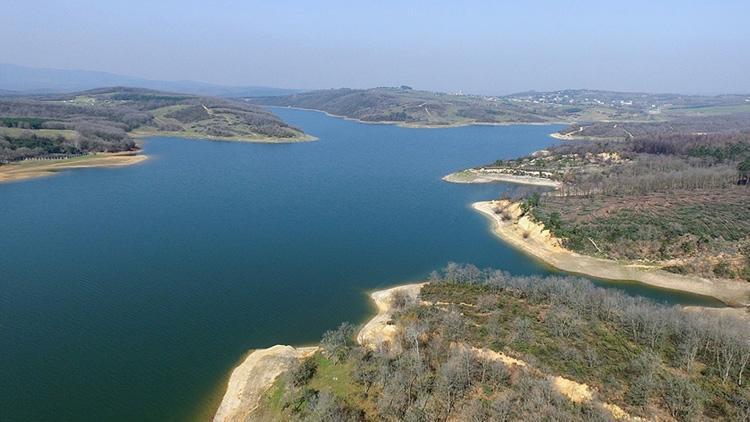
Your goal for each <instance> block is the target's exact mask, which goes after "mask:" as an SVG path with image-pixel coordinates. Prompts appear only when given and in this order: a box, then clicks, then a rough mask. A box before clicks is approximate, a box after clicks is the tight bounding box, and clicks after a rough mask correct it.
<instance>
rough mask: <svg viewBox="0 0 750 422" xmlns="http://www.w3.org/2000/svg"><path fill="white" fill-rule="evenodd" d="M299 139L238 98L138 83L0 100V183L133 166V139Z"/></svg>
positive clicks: (275, 119)
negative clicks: (152, 87)
mask: <svg viewBox="0 0 750 422" xmlns="http://www.w3.org/2000/svg"><path fill="white" fill-rule="evenodd" d="M157 135H162V136H178V137H189V138H197V139H209V140H224V141H249V142H272V143H279V142H299V141H307V140H313V139H315V138H313V137H311V136H309V135H306V134H304V133H303V132H302V131H301V130H299V129H296V128H294V127H291V126H289V125H287V124H286V123H284V122H282V121H281V120H280V119H279V118H278V117H276V116H275V115H274V114H272V113H270V112H268V111H266V110H263V109H261V108H259V107H256V106H253V105H250V104H247V103H246V102H244V101H237V100H230V99H221V98H214V97H201V96H195V95H186V94H175V93H166V92H160V91H152V90H147V89H140V88H119V87H118V88H101V89H95V90H90V91H84V92H79V93H74V94H59V95H43V96H4V97H0V181H13V180H22V179H27V178H30V177H36V176H42V175H47V174H51V173H53V172H56V171H60V170H63V169H70V168H81V167H103V166H104V167H107V166H122V165H127V164H134V163H137V162H141V161H143V160H144V159H145V158H146V157H145V156H143V155H142V154H140V148H139V147H138V145H137V143H136V139H137V138H138V137H145V136H157Z"/></svg>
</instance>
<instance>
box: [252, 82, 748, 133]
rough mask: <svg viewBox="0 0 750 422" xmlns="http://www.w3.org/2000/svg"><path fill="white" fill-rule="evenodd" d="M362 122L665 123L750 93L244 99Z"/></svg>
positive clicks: (395, 92) (376, 93) (352, 94)
mask: <svg viewBox="0 0 750 422" xmlns="http://www.w3.org/2000/svg"><path fill="white" fill-rule="evenodd" d="M247 100H248V101H250V102H253V103H256V104H263V105H273V106H290V107H299V108H309V109H315V110H321V111H325V112H327V113H330V114H333V115H337V116H343V117H348V118H352V119H358V120H362V121H366V122H390V123H398V124H402V125H411V126H441V125H461V124H478V123H479V124H481V123H549V122H556V123H560V122H569V123H573V122H578V123H587V122H603V121H612V122H628V121H630V122H665V121H671V120H673V119H676V118H680V117H695V116H702V115H722V114H729V113H739V112H743V111H746V112H750V96H746V95H720V96H698V95H679V94H645V93H628V92H613V91H594V90H561V91H550V92H535V91H532V92H523V93H518V94H512V95H506V96H480V95H463V94H446V93H439V92H429V91H419V90H414V89H411V88H410V87H407V86H402V87H399V88H372V89H348V88H341V89H330V90H319V91H310V92H305V93H300V94H294V95H288V96H280V97H256V98H247Z"/></svg>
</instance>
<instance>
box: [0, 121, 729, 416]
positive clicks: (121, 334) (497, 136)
mask: <svg viewBox="0 0 750 422" xmlns="http://www.w3.org/2000/svg"><path fill="white" fill-rule="evenodd" d="M274 111H275V112H277V114H279V115H280V116H281V117H282V118H283V119H284V120H286V121H288V122H290V123H291V124H293V125H295V126H297V127H300V128H302V129H303V130H305V131H306V132H307V133H310V134H312V135H315V136H317V137H318V138H320V140H319V141H318V142H310V143H303V144H286V145H265V144H251V143H231V142H205V141H195V140H185V139H176V138H152V139H149V140H147V141H146V143H145V151H146V153H147V154H148V155H149V156H150V157H151V159H150V160H147V161H146V162H145V163H144V164H140V165H136V166H132V167H127V168H121V169H84V170H75V171H69V172H65V173H62V174H60V175H57V176H54V177H49V178H44V179H37V180H31V181H26V182H21V183H13V184H0V219H1V220H0V221H2V226H0V239H1V240H2V241H0V357H1V360H0V419H2V420H100V421H102V420H107V421H115V420H129V421H132V420H139V421H144V420H186V419H201V418H206V417H207V416H208V415H209V414H210V411H211V410H212V409H211V408H212V406H214V405H216V404H217V400H218V399H220V397H219V396H220V394H221V393H222V388H223V384H224V382H225V381H226V379H227V377H228V373H229V371H230V370H231V369H232V367H233V366H234V365H235V364H236V363H237V362H238V361H239V360H240V359H241V358H242V357H243V355H244V353H245V352H246V351H247V350H248V349H251V348H259V347H267V346H270V345H273V344H277V343H282V344H294V345H299V344H305V343H312V342H315V341H316V340H318V339H319V338H320V335H321V334H322V333H323V331H325V330H326V329H330V328H334V327H335V326H337V325H338V324H339V323H340V322H342V321H352V322H357V323H358V322H362V321H363V320H364V319H366V318H367V317H368V315H369V313H370V312H371V308H370V304H369V303H368V300H367V296H366V292H367V291H368V290H372V289H375V288H378V287H383V286H387V285H393V284H400V283H405V282H409V281H415V280H419V279H421V278H423V277H425V276H426V275H427V274H429V272H430V271H432V270H434V269H438V268H440V267H442V266H444V265H445V264H447V263H448V262H449V261H455V262H471V263H474V264H476V265H478V266H480V267H487V266H491V267H496V268H500V269H504V270H507V271H509V272H511V273H514V274H540V273H541V274H544V273H551V272H553V271H552V270H551V269H550V268H548V267H546V266H544V265H543V264H541V263H539V262H538V261H535V260H533V259H531V258H529V257H527V256H525V255H523V254H521V253H519V252H516V251H515V250H513V249H510V248H508V247H506V246H505V245H504V244H503V243H502V242H500V241H499V240H497V239H496V238H495V237H494V236H492V235H491V234H490V232H489V224H488V222H487V221H486V220H485V219H484V217H482V216H481V215H479V214H477V213H476V212H474V211H472V210H471V209H470V208H469V204H471V203H472V202H474V201H479V200H486V199H492V198H496V197H498V196H499V195H500V194H501V193H502V192H503V191H505V190H507V189H513V186H511V185H504V184H494V185H453V184H448V183H445V182H443V181H441V179H440V178H441V177H442V176H444V175H445V174H448V173H450V172H453V171H456V170H459V169H462V168H465V167H470V166H475V165H480V164H484V163H487V162H491V161H494V160H495V159H498V158H511V157H516V156H520V155H523V154H526V153H529V152H531V151H534V150H538V149H541V148H544V147H546V146H548V145H551V144H552V143H554V142H555V141H554V140H553V139H552V138H550V137H549V136H548V134H549V133H551V132H553V131H555V130H558V129H559V126H471V127H462V128H446V129H406V128H400V127H396V126H388V125H366V124H360V123H356V122H352V121H346V120H341V119H336V118H332V117H327V116H325V115H324V114H322V113H317V112H311V111H301V110H291V109H274ZM603 285H607V286H614V287H617V288H622V289H625V290H626V291H628V292H630V293H632V294H641V295H646V296H649V297H652V298H655V299H657V300H661V301H667V302H671V303H696V304H716V303H717V302H715V301H712V300H709V299H706V298H701V297H697V296H691V295H687V294H679V293H674V292H668V291H664V290H659V289H653V288H648V287H645V286H642V285H638V284H634V283H606V282H605V283H603Z"/></svg>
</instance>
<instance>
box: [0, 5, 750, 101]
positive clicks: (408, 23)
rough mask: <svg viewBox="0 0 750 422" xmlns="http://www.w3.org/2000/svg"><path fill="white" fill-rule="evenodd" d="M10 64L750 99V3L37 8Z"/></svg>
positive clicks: (16, 17) (19, 18)
mask: <svg viewBox="0 0 750 422" xmlns="http://www.w3.org/2000/svg"><path fill="white" fill-rule="evenodd" d="M0 9H1V10H2V12H0V61H2V62H6V63H13V64H19V65H26V66H35V67H51V68H60V69H85V70H101V71H107V72H112V73H118V74H124V75H129V76H137V77H145V78H150V79H161V80H196V81H203V82H211V83H218V84H223V85H261V86H274V87H283V88H298V89H315V88H338V87H351V88H367V87H374V86H398V85H410V86H413V87H415V88H420V89H428V90H437V91H446V92H457V91H462V92H464V93H476V94H507V93H512V92H519V91H526V90H537V91H544V90H555V89H566V88H589V89H608V90H620V91H646V92H679V93H689V94H693V93H700V94H718V93H750V0H736V1H735V0H714V1H691V0H681V1H673V0H663V1H660V0H650V1H641V0H630V1H607V0H598V1H563V0H560V1H541V0H527V1H520V0H515V1H471V0H466V1H456V0H451V1H443V0H433V1H408V0H402V1H391V0H374V1H367V2H365V1H357V0H348V1H301V0H299V1H291V0H274V1H266V2H260V1H223V0H215V1H205V0H203V1H173V0H150V1H146V0H129V1H106V0H98V1H82V0H66V1H35V0H3V1H2V5H0Z"/></svg>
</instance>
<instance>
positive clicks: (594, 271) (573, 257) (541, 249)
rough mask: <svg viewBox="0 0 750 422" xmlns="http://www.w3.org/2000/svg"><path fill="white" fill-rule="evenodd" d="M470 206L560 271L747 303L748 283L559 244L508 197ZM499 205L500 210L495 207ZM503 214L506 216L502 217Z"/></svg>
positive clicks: (517, 244)
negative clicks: (621, 260)
mask: <svg viewBox="0 0 750 422" xmlns="http://www.w3.org/2000/svg"><path fill="white" fill-rule="evenodd" d="M472 207H473V208H474V209H475V210H477V211H479V212H480V213H482V214H483V215H484V216H486V217H487V218H488V219H489V220H490V221H491V222H492V231H493V233H494V234H495V235H497V236H498V237H499V238H501V239H502V240H504V241H505V242H507V243H508V244H510V245H511V246H514V247H516V248H518V249H520V250H522V251H523V252H526V253H527V254H529V255H532V256H534V257H536V258H539V259H541V260H542V261H544V262H546V263H547V264H549V265H551V266H553V267H555V268H558V269H560V270H563V271H567V272H571V273H577V274H584V275H589V276H592V277H597V278H602V279H607V280H629V281H637V282H640V283H644V284H648V285H651V286H656V287H661V288H665V289H671V290H680V291H684V292H689V293H694V294H699V295H704V296H710V297H714V298H716V299H719V300H721V301H722V302H724V303H726V304H728V305H731V306H747V305H748V304H750V283H743V282H737V281H733V280H721V279H717V280H713V279H712V280H708V279H704V278H700V277H695V276H684V275H679V274H673V273H669V272H666V271H663V270H660V269H658V268H654V267H648V266H645V265H630V264H622V263H619V262H615V261H611V260H607V259H602V258H595V257H592V256H587V255H580V254H577V253H575V252H571V251H569V250H567V249H565V248H563V247H562V246H561V244H560V242H559V240H558V239H555V238H554V237H553V236H552V235H551V234H550V232H549V231H548V230H545V229H544V226H542V225H540V224H538V223H535V222H533V221H531V219H529V217H527V216H523V215H522V212H521V210H520V207H519V204H517V203H511V202H510V201H488V202H476V203H474V204H472ZM496 209H501V210H502V213H501V214H496V213H495V210H496ZM503 215H505V216H507V217H508V219H504V217H503Z"/></svg>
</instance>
